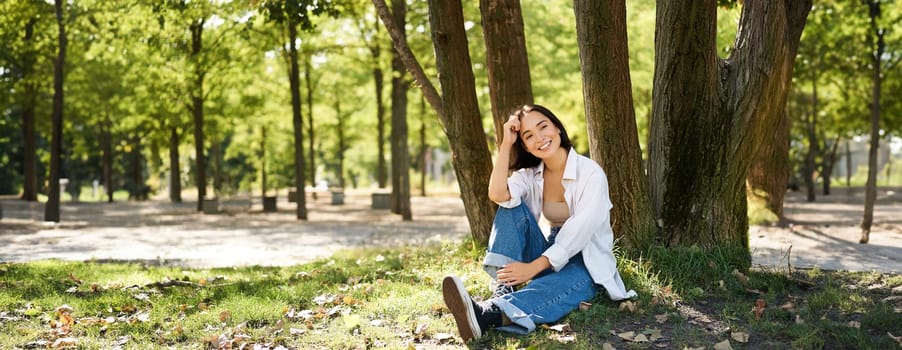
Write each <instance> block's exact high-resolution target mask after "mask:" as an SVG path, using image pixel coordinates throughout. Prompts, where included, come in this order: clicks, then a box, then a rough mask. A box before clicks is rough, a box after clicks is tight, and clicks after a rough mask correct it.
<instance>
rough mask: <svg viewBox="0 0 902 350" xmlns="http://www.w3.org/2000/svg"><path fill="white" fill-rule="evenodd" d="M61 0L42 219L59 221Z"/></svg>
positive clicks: (63, 32) (63, 52) (63, 27)
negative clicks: (51, 123) (47, 183)
mask: <svg viewBox="0 0 902 350" xmlns="http://www.w3.org/2000/svg"><path fill="white" fill-rule="evenodd" d="M63 6H64V4H63V1H62V0H55V1H54V7H55V9H56V25H57V29H58V37H57V39H58V43H59V47H58V51H57V55H56V61H55V62H54V63H53V130H52V131H51V140H50V192H49V193H48V198H47V204H46V207H45V208H44V221H50V222H59V221H60V166H61V165H62V164H61V163H60V153H61V152H62V144H63V79H64V78H65V76H66V75H65V72H64V71H63V68H64V67H65V65H66V47H67V46H68V44H69V41H68V38H67V37H66V23H65V19H64V18H63Z"/></svg>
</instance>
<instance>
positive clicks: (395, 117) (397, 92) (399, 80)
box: [391, 0, 413, 221]
mask: <svg viewBox="0 0 902 350" xmlns="http://www.w3.org/2000/svg"><path fill="white" fill-rule="evenodd" d="M391 3H392V16H393V17H394V19H395V23H397V24H398V26H400V27H401V28H403V27H405V26H406V23H407V19H406V16H407V6H406V3H405V0H392V2H391ZM402 38H403V39H404V40H405V41H406V40H407V36H406V34H405V33H402ZM391 67H392V79H391V87H392V91H391V165H392V167H391V168H392V171H391V178H392V199H393V200H394V201H393V203H392V211H393V212H394V213H396V214H400V215H401V219H402V220H403V221H410V220H413V215H412V214H411V212H410V151H409V149H408V148H407V89H408V88H410V82H409V81H408V80H407V77H406V76H405V74H404V73H405V71H404V63H403V62H401V58H400V57H399V56H398V53H397V52H396V51H395V50H392V60H391Z"/></svg>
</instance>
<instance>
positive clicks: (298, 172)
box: [288, 21, 307, 220]
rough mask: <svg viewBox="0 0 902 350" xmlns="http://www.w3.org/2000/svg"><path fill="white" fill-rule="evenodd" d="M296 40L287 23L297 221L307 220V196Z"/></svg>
mask: <svg viewBox="0 0 902 350" xmlns="http://www.w3.org/2000/svg"><path fill="white" fill-rule="evenodd" d="M297 39H298V24H297V23H294V22H293V21H289V23H288V55H289V64H290V65H291V68H290V69H289V77H288V81H289V84H290V88H291V112H292V121H293V124H294V185H295V188H296V190H297V202H296V204H297V208H296V209H295V215H296V216H297V218H298V220H307V196H306V192H305V189H304V182H305V181H304V135H303V130H304V121H303V119H302V118H301V90H300V85H301V84H300V80H301V77H300V69H299V67H298V48H297Z"/></svg>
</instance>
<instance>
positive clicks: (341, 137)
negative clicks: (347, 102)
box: [335, 93, 347, 189]
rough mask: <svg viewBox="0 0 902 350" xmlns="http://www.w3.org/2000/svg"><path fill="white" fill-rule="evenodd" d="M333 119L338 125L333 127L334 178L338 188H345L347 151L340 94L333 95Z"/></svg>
mask: <svg viewBox="0 0 902 350" xmlns="http://www.w3.org/2000/svg"><path fill="white" fill-rule="evenodd" d="M335 119H336V121H337V122H338V124H337V125H336V126H335V131H336V136H337V137H338V170H337V171H336V172H335V173H336V174H335V176H337V177H338V188H341V189H344V188H345V150H346V149H347V145H346V144H347V140H346V139H345V116H344V115H342V114H341V96H340V93H336V94H335Z"/></svg>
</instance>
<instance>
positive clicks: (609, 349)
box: [601, 342, 617, 350]
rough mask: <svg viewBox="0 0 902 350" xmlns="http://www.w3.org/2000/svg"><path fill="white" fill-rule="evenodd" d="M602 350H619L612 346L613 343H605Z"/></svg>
mask: <svg viewBox="0 0 902 350" xmlns="http://www.w3.org/2000/svg"><path fill="white" fill-rule="evenodd" d="M601 350H617V348H615V347H614V346H613V345H611V343H607V342H605V343H604V344H601Z"/></svg>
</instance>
